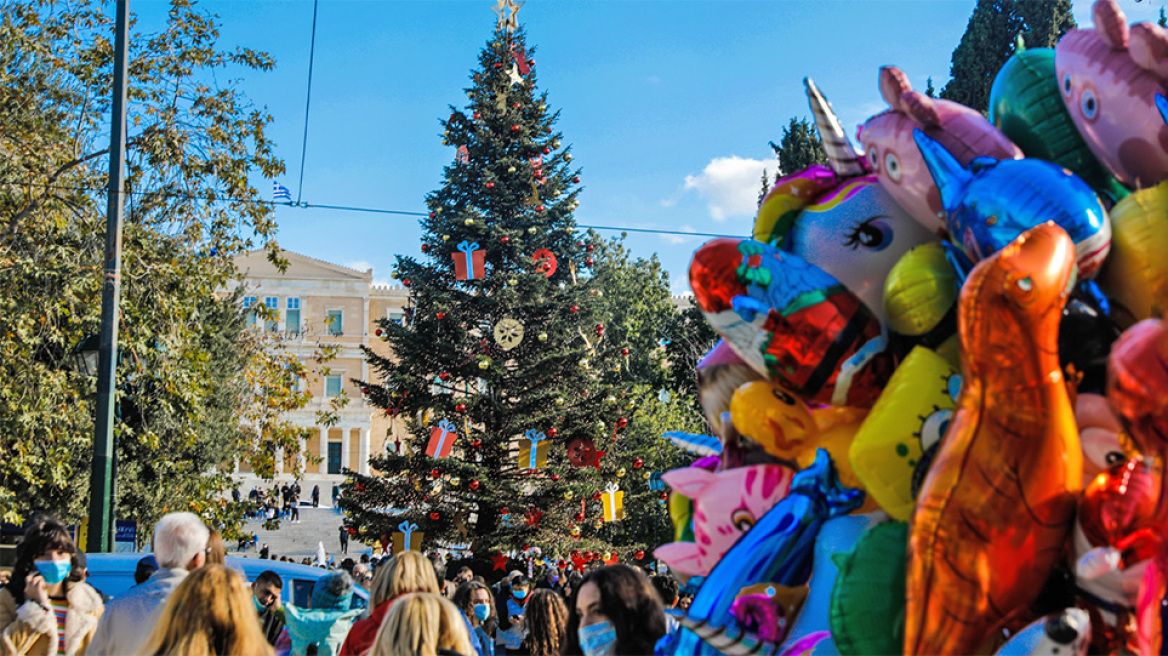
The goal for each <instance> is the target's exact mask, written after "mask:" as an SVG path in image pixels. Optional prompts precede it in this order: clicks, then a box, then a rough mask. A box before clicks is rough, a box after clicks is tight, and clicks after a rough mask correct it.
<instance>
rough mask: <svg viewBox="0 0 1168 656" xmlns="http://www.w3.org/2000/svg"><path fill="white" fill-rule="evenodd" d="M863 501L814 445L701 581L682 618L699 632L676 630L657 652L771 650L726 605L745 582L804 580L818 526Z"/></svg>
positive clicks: (860, 492) (767, 651)
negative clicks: (807, 459) (784, 490)
mask: <svg viewBox="0 0 1168 656" xmlns="http://www.w3.org/2000/svg"><path fill="white" fill-rule="evenodd" d="M863 502H864V492H863V491H862V490H856V489H852V488H848V487H844V486H843V485H842V484H840V482H839V478H838V477H837V476H836V473H835V467H834V466H833V465H832V463H831V456H829V455H828V454H827V451H825V450H824V449H818V450H817V451H816V453H815V462H813V463H811V466H810V467H808V468H807V469H804V470H803V471H800V472H799V473H797V474H795V478H794V480H793V481H792V483H791V491H790V492H789V493H788V494H787V496H786V498H784V499H783V500H782V501H780V502H779V503H778V504H776V505H775V507H774V508H771V509H770V510H769V511H767V513H766V514H765V515H763V516H762V517H761V518H760V519H759V520H758V523H757V524H755V525H754V527H753V528H751V529H750V530H749V531H748V532H747V533H745V534H744V535H743V536H742V537H741V538H739V539H738V542H735V543H734V546H733V547H731V548H730V551H728V552H726V555H725V556H724V557H723V558H722V560H720V561H718V564H717V565H715V566H714V569H713V570H712V571H711V572H710V574H709V576H707V577H706V580H705V581H703V582H702V586H701V588H699V589H698V592H697V594H696V595H694V598H693V602H692V603H691V604H690V607H689V613H688V615H687V618H686V619H687V621H686V622H685V624H686V625H688V626H691V627H694V629H698V632H695V630H694V629H691V628H682V629H680V630H679V632H678V634H677V635H674V636H667V638H668V639H666V640H663V641H662V643H664V644H662V643H659V647H665V648H664V649H661V651H662V652H665V653H671V654H679V655H680V654H687V655H688V654H702V655H705V654H709V655H713V654H718V653H735V652H737V651H738V650H737V649H733V648H731V647H730V645H729V644H723V643H722V642H719V640H725V641H726V642H741V643H743V644H745V645H748V646H749V649H752V650H754V653H773V650H774V647H775V645H766V646H763V645H760V644H759V642H758V641H757V639H756V637H755V636H753V635H752V634H750V633H749V632H747V631H743V630H742V628H741V627H739V626H737V624H736V620H735V619H734V617H733V616H732V615H731V614H730V605H731V604H733V603H734V599H735V598H736V597H737V596H738V593H739V592H740V591H741V590H742V589H743V588H745V587H747V586H751V585H755V584H758V583H777V584H779V585H801V584H803V583H805V582H806V581H807V577H808V576H809V575H810V572H811V559H812V555H813V553H814V547H815V538H816V536H817V535H818V534H819V528H820V526H822V525H823V523H824V522H825V521H827V520H828V519H830V518H832V517H836V516H839V515H844V514H847V513H849V512H851V511H852V510H855V509H856V508H859V507H860V505H862V504H863ZM698 627H701V628H698ZM699 633H700V634H701V635H699ZM710 642H714V643H715V644H718V647H717V648H715V647H714V646H712V645H711V644H710ZM666 645H667V646H666Z"/></svg>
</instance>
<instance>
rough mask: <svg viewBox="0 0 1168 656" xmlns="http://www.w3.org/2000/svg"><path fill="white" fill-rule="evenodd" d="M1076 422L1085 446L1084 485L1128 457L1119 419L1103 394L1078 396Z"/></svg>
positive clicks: (1080, 440) (1081, 440)
mask: <svg viewBox="0 0 1168 656" xmlns="http://www.w3.org/2000/svg"><path fill="white" fill-rule="evenodd" d="M1075 424H1076V425H1077V426H1078V427H1079V442H1081V443H1082V445H1083V487H1084V488H1086V487H1087V485H1088V484H1089V483H1090V482H1091V481H1092V480H1094V479H1095V477H1096V476H1098V475H1099V474H1102V473H1103V472H1105V471H1107V470H1108V469H1111V468H1112V467H1113V466H1115V465H1117V464H1119V463H1121V462H1123V461H1124V460H1127V455H1126V454H1125V453H1124V452H1123V446H1122V445H1121V444H1120V441H1119V433H1120V431H1121V430H1123V429H1122V427H1121V426H1120V425H1119V418H1117V417H1116V416H1115V413H1114V412H1112V411H1111V406H1110V405H1108V404H1107V397H1105V396H1103V395H1102V394H1079V395H1078V396H1077V397H1075Z"/></svg>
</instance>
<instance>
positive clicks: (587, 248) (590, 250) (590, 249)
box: [584, 244, 596, 253]
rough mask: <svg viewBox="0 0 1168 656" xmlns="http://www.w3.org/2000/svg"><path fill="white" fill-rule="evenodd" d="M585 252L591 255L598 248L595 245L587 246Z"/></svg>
mask: <svg viewBox="0 0 1168 656" xmlns="http://www.w3.org/2000/svg"><path fill="white" fill-rule="evenodd" d="M584 250H586V251H588V252H589V253H591V252H592V251H594V250H596V246H595V245H593V244H588V245H587V246H585V247H584Z"/></svg>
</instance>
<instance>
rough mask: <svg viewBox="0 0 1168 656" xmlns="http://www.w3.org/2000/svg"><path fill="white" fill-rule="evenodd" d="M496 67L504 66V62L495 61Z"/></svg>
mask: <svg viewBox="0 0 1168 656" xmlns="http://www.w3.org/2000/svg"><path fill="white" fill-rule="evenodd" d="M495 68H503V63H502V62H495Z"/></svg>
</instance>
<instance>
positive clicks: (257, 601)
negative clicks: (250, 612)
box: [251, 595, 268, 613]
mask: <svg viewBox="0 0 1168 656" xmlns="http://www.w3.org/2000/svg"><path fill="white" fill-rule="evenodd" d="M251 601H252V603H254V604H255V607H256V612H258V613H262V612H264V611H265V610H267V609H268V607H267V606H265V605H263V604H261V603H260V598H259V597H257V596H255V595H252V596H251Z"/></svg>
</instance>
